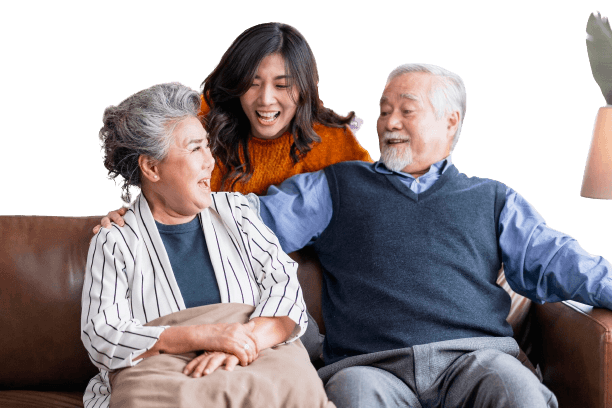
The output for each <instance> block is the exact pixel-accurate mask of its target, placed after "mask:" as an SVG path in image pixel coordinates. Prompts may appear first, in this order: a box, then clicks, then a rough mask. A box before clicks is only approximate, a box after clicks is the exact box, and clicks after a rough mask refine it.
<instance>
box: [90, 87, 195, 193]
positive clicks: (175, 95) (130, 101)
mask: <svg viewBox="0 0 612 408" xmlns="http://www.w3.org/2000/svg"><path fill="white" fill-rule="evenodd" d="M199 110H200V95H199V94H198V92H196V91H194V90H193V89H191V88H189V87H186V86H184V85H181V84H179V83H176V82H173V83H167V84H160V85H154V86H152V87H150V88H147V89H145V90H142V91H140V92H138V93H135V94H134V95H132V96H130V97H129V98H127V99H126V100H124V101H123V102H121V103H120V104H119V105H117V106H109V107H108V108H106V110H105V111H104V116H103V118H102V121H103V122H104V126H103V127H102V129H100V140H101V141H102V144H103V149H104V153H105V154H104V156H105V157H104V166H105V167H106V168H107V170H108V175H109V177H110V178H112V179H115V178H116V177H117V176H121V177H122V178H123V185H122V189H123V191H124V193H123V195H122V198H123V200H124V201H126V202H130V199H131V197H130V192H129V187H130V186H137V187H140V185H141V179H140V169H139V166H138V158H139V157H140V156H141V155H146V156H149V157H151V158H152V159H153V160H156V161H161V160H163V159H164V158H165V157H166V156H167V155H168V151H169V149H170V145H171V144H172V132H173V131H174V128H175V127H176V125H177V124H178V123H179V122H181V121H182V120H183V119H186V118H188V117H194V118H197V115H198V112H199Z"/></svg>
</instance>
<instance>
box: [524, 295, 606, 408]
mask: <svg viewBox="0 0 612 408" xmlns="http://www.w3.org/2000/svg"><path fill="white" fill-rule="evenodd" d="M533 307H534V310H533V314H534V319H535V321H534V324H533V325H532V330H534V332H535V333H534V334H535V335H536V337H537V339H538V340H537V341H539V342H540V350H539V352H540V353H541V354H540V356H539V359H538V360H539V361H538V362H539V364H540V369H541V371H542V376H543V377H544V384H546V386H548V387H549V388H550V389H551V390H552V391H553V392H554V393H555V395H556V396H557V398H558V400H559V406H560V407H598V408H603V407H606V408H612V378H611V372H610V370H611V368H612V311H610V310H607V309H599V308H593V307H590V306H586V305H583V304H580V303H577V302H572V301H565V302H559V303H546V304H543V305H536V304H534V305H533Z"/></svg>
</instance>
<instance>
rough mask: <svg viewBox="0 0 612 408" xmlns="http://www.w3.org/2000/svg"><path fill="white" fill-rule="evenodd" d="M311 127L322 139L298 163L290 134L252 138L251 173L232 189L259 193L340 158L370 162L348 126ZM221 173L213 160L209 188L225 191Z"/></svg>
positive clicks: (317, 125)
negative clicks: (293, 152) (293, 156)
mask: <svg viewBox="0 0 612 408" xmlns="http://www.w3.org/2000/svg"><path fill="white" fill-rule="evenodd" d="M208 111H209V109H208V106H206V104H205V103H203V104H202V110H201V112H200V114H201V115H205V114H206V113H208ZM313 129H314V131H315V132H316V133H317V135H319V137H320V138H321V142H318V143H317V142H315V143H314V144H313V146H312V149H311V150H310V151H309V152H308V154H306V156H305V157H303V158H302V159H300V161H298V162H297V163H294V162H293V160H292V159H291V156H290V150H291V144H292V143H293V137H292V136H291V133H289V132H285V133H284V134H283V135H282V136H280V137H278V138H276V139H272V140H265V139H258V138H256V137H251V138H250V139H249V143H248V149H249V156H250V158H251V164H252V165H253V174H252V176H251V178H250V179H249V180H248V181H246V182H242V181H239V182H237V183H236V184H235V185H234V187H233V188H232V189H231V191H237V192H239V193H242V194H248V193H255V194H258V195H262V194H265V193H266V191H267V190H268V187H270V186H271V185H274V184H280V183H282V182H283V181H284V180H286V179H288V178H289V177H291V176H294V175H296V174H300V173H306V172H311V171H318V170H321V169H323V168H325V167H327V166H329V165H332V164H335V163H339V162H343V161H349V160H363V161H370V162H371V161H372V158H371V157H370V155H369V153H368V151H367V150H365V149H364V148H363V147H362V146H361V145H360V144H359V142H358V141H357V139H356V138H355V136H354V135H353V132H352V131H351V130H350V129H348V128H347V127H345V128H334V127H329V126H325V125H321V124H319V123H316V124H315V125H314V126H313ZM224 172H225V168H224V166H222V165H221V164H219V163H215V168H214V170H213V173H212V178H211V188H212V191H228V187H229V183H227V182H226V183H225V184H226V185H224V186H222V185H221V178H222V177H223V174H224Z"/></svg>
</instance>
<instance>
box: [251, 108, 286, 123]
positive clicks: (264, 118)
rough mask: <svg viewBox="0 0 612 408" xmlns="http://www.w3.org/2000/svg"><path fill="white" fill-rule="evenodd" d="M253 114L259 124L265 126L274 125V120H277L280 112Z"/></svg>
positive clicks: (258, 112) (257, 112) (256, 112)
mask: <svg viewBox="0 0 612 408" xmlns="http://www.w3.org/2000/svg"><path fill="white" fill-rule="evenodd" d="M255 114H256V115H257V119H258V120H259V122H260V123H262V124H264V125H267V124H272V123H274V122H275V121H276V119H278V117H279V116H280V111H276V112H260V111H255Z"/></svg>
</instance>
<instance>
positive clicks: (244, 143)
mask: <svg viewBox="0 0 612 408" xmlns="http://www.w3.org/2000/svg"><path fill="white" fill-rule="evenodd" d="M275 53H278V54H280V55H281V56H282V57H283V59H284V61H285V70H286V72H287V75H289V76H290V78H291V79H290V81H291V83H290V85H295V86H296V87H297V94H298V97H297V100H296V101H295V102H296V104H297V110H296V112H295V116H294V117H293V119H292V120H291V124H290V126H289V131H290V132H291V134H292V136H293V144H292V145H291V150H290V155H291V158H292V159H293V162H294V163H297V162H298V161H299V160H300V158H302V157H304V156H305V155H306V154H307V153H308V152H309V151H310V149H311V148H312V144H313V142H315V141H316V142H319V141H321V138H320V137H319V136H318V135H317V134H316V133H315V131H314V130H313V129H312V126H313V124H314V123H315V122H318V123H321V124H323V125H326V126H331V127H343V126H344V125H346V124H347V123H349V122H350V121H351V120H353V117H354V116H355V113H354V112H350V113H349V114H348V115H347V116H340V115H338V114H337V113H335V112H334V111H332V110H331V109H328V108H326V107H324V106H323V103H322V102H321V100H320V99H319V91H318V87H317V84H318V82H319V74H318V72H317V63H316V61H315V58H314V55H313V54H312V51H311V50H310V47H309V46H308V43H307V42H306V39H304V37H303V36H302V34H300V33H299V31H297V30H296V29H295V28H293V27H291V26H289V25H287V24H281V23H266V24H259V25H256V26H254V27H251V28H249V29H248V30H246V31H244V32H243V33H242V34H240V36H238V38H236V40H234V42H233V43H232V45H231V46H230V47H229V49H228V50H227V51H226V52H225V54H223V57H222V58H221V61H220V62H219V65H217V67H216V68H215V69H214V71H213V72H212V73H211V74H210V75H209V76H208V78H206V79H205V80H204V82H203V83H202V87H203V95H204V100H205V101H206V103H207V104H208V106H209V107H210V112H209V113H208V115H206V118H205V121H204V122H205V127H206V130H207V131H208V133H209V137H210V141H211V145H212V150H213V155H214V156H215V159H216V160H217V162H218V163H220V164H222V165H223V166H224V167H225V169H226V172H225V174H224V175H223V178H222V179H221V185H224V184H225V182H226V181H228V180H231V184H230V189H231V188H232V187H233V186H234V185H235V184H236V182H238V181H239V180H244V181H247V180H249V178H250V177H251V175H252V174H253V168H252V164H251V160H250V157H249V151H248V148H247V147H248V139H249V134H250V130H251V124H250V122H249V119H248V118H247V116H246V114H245V113H244V111H243V110H242V106H241V105H240V99H239V98H240V97H241V96H242V95H244V94H245V93H246V92H247V91H248V90H249V87H250V86H251V84H252V83H253V79H254V78H255V75H256V73H257V69H258V67H259V64H260V62H261V61H262V60H263V59H264V58H265V57H267V56H268V55H270V54H275Z"/></svg>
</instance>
